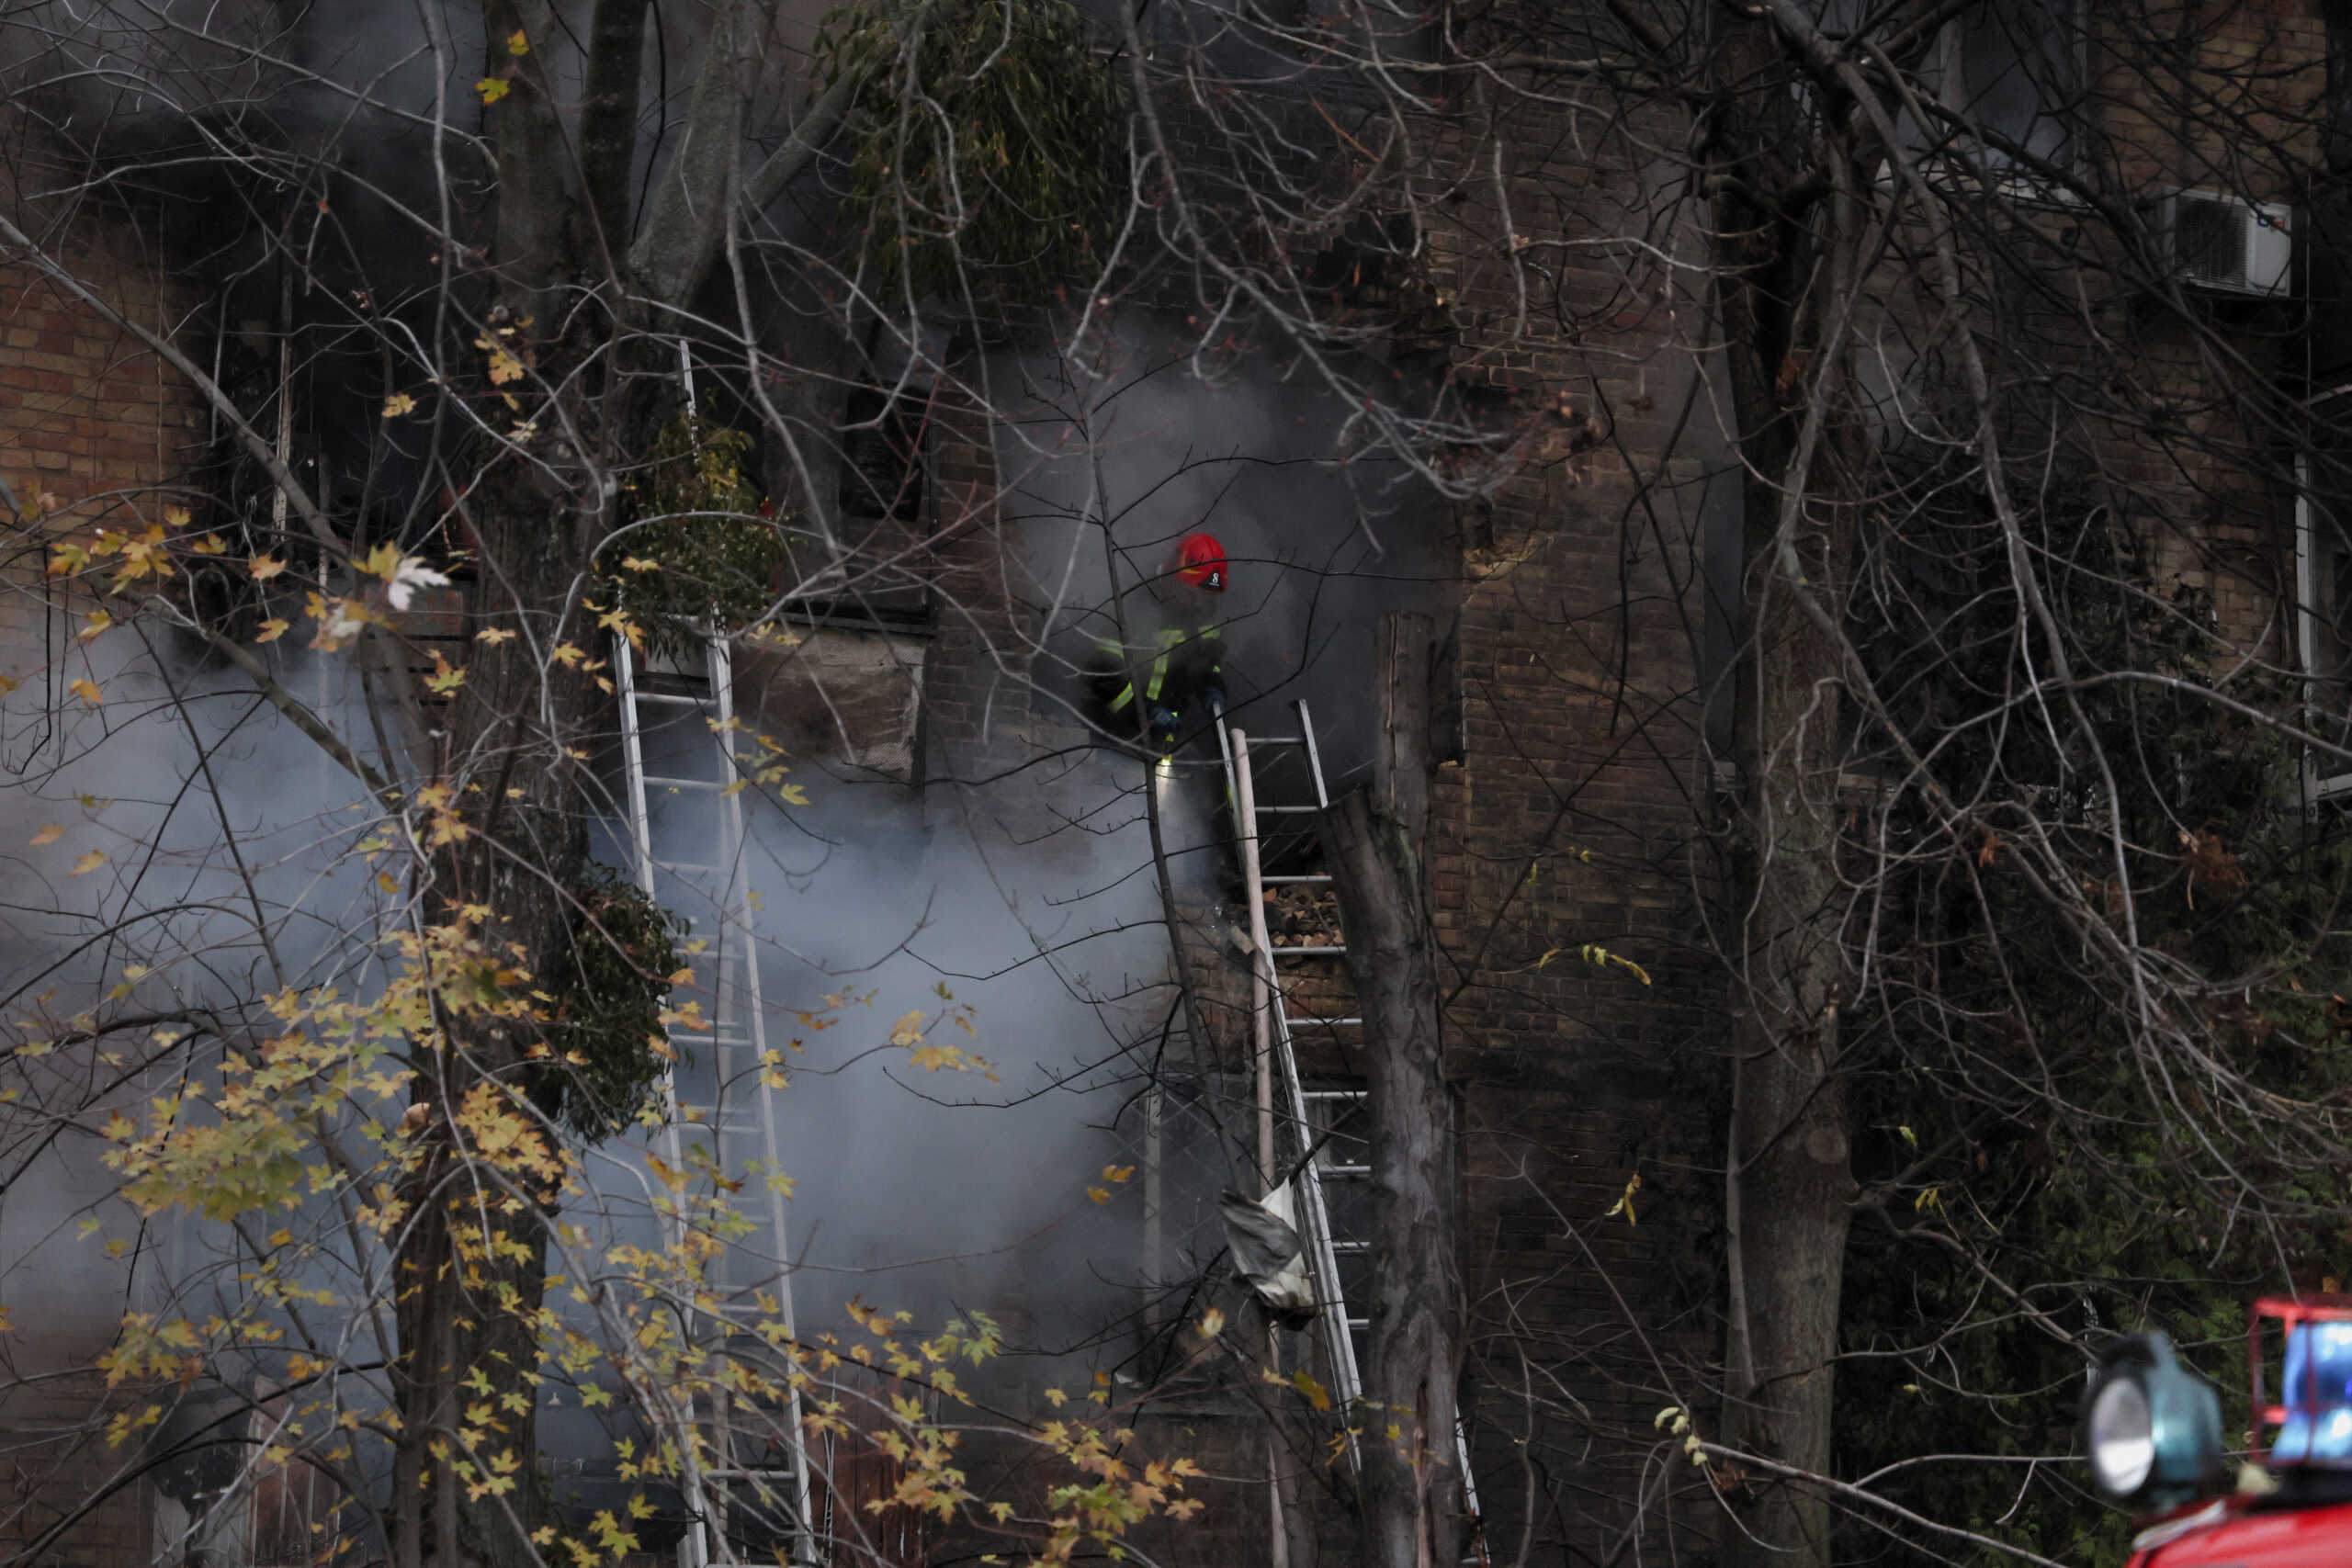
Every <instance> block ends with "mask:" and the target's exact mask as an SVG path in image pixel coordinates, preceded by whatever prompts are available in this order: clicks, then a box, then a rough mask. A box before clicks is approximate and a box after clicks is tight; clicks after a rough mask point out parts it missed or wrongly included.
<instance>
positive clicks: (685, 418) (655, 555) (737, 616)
mask: <svg viewBox="0 0 2352 1568" xmlns="http://www.w3.org/2000/svg"><path fill="white" fill-rule="evenodd" d="M751 452H752V438H751V437H750V436H749V435H746V434H743V433H742V432H741V431H740V430H733V429H729V427H728V426H726V425H722V424H718V423H715V422H713V421H711V420H709V419H707V418H705V417H703V416H702V415H700V414H694V413H684V414H680V415H679V416H678V417H677V418H676V419H674V420H673V421H671V422H670V423H668V424H666V425H664V426H662V429H661V430H660V431H659V432H658V433H656V434H655V435H654V437H653V442H652V445H651V446H650V449H649V450H648V451H647V453H646V457H645V463H644V466H643V467H642V468H639V470H638V471H637V474H636V476H635V477H634V478H633V479H630V480H629V481H628V484H627V486H626V487H625V489H624V492H623V494H624V501H625V504H624V507H623V513H622V520H623V522H624V524H625V525H626V526H624V527H623V528H622V529H621V531H620V533H619V534H618V536H616V538H615V539H614V541H613V543H612V544H610V545H608V546H606V547H605V549H604V550H603V551H602V552H601V553H600V554H599V555H598V556H597V558H596V572H597V576H598V577H599V578H600V579H601V580H602V581H603V583H604V593H605V596H606V597H608V598H609V599H610V600H611V601H612V603H611V604H607V605H605V608H606V609H608V610H610V611H612V612H615V613H616V614H617V615H620V616H621V617H623V618H624V620H625V623H626V624H627V625H628V626H634V627H636V628H637V629H638V630H639V631H640V632H642V634H643V636H644V639H645V641H646V642H647V643H648V644H649V645H650V648H651V649H653V650H654V651H656V652H662V651H684V650H687V649H694V648H698V647H700V646H701V643H702V640H703V638H704V637H707V635H709V631H710V630H711V629H713V628H715V629H717V630H718V631H720V632H731V631H735V630H738V629H740V628H741V627H742V626H747V625H749V624H751V623H752V622H753V621H756V620H758V619H759V618H760V617H761V616H762V615H764V614H765V613H766V612H767V609H768V606H769V605H770V604H773V603H774V602H775V597H776V594H777V592H778V588H779V585H780V584H781V582H782V581H784V578H785V574H786V570H787V567H788V564H789V561H790V551H789V550H788V548H787V547H786V528H785V525H783V524H781V523H780V522H778V521H777V520H775V519H774V518H770V517H766V516H763V515H762V514H761V513H762V498H761V496H760V492H759V490H758V487H757V486H755V485H754V484H753V483H752V480H751V479H750V478H749V477H748V476H747V475H746V474H745V473H744V465H745V462H746V460H747V459H748V458H749V457H750V456H751Z"/></svg>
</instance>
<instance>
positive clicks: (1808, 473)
mask: <svg viewBox="0 0 2352 1568" xmlns="http://www.w3.org/2000/svg"><path fill="white" fill-rule="evenodd" d="M1721 26H1722V29H1723V30H1722V33H1721V35H1720V43H1719V48H1718V52H1717V58H1716V62H1715V63H1716V80H1717V81H1718V82H1719V83H1721V84H1723V85H1724V88H1725V96H1724V103H1723V106H1722V107H1721V108H1720V110H1719V112H1718V114H1717V117H1716V118H1715V121H1714V123H1713V126H1712V127H1711V128H1710V132H1709V137H1710V140H1709V143H1708V152H1709V154H1710V163H1711V170H1710V175H1711V177H1710V186H1711V188H1712V189H1713V191H1714V192H1715V197H1716V205H1715V221H1714V225H1713V227H1714V230H1715V241H1714V243H1715V249H1716V259H1717V263H1718V265H1717V269H1716V276H1717V283H1716V287H1717V291H1718V295H1717V299H1718V308H1719V310H1720V312H1721V315H1722V319H1723V329H1724V331H1723V338H1724V344H1725V351H1724V357H1725V363H1726V366H1727V368H1728V372H1729V380H1730V383H1731V392H1732V405H1733V408H1734V410H1735V412H1736V418H1737V421H1738V441H1739V451H1740V455H1741V457H1742V459H1743V462H1744V464H1745V467H1746V468H1747V485H1746V491H1745V497H1744V501H1745V510H1746V525H1745V534H1746V540H1745V557H1746V562H1747V567H1746V579H1745V590H1744V595H1743V604H1742V620H1743V625H1742V628H1741V629H1742V634H1743V642H1742V649H1743V653H1742V661H1741V665H1740V668H1739V672H1738V678H1739V691H1738V694H1737V696H1738V705H1737V714H1738V717H1737V724H1736V742H1735V759H1736V764H1737V766H1738V769H1739V779H1738V783H1739V784H1740V788H1741V795H1740V807H1739V810H1738V814H1737V820H1736V822H1735V824H1734V825H1733V827H1734V839H1735V844H1736V852H1735V868H1734V869H1735V875H1734V885H1735V890H1736V896H1737V897H1739V899H1740V907H1739V916H1740V919H1739V924H1738V929H1739V931H1740V933H1741V944H1740V947H1739V950H1738V951H1737V953H1736V954H1735V955H1734V957H1735V961H1736V971H1737V972H1736V983H1737V987H1738V990H1739V997H1738V1002H1737V1022H1736V1026H1735V1029H1734V1032H1733V1052H1734V1061H1733V1063H1732V1067H1731V1074H1730V1077H1731V1084H1732V1107H1731V1114H1730V1122H1729V1134H1728V1138H1727V1147H1726V1151H1725V1153H1726V1160H1725V1165H1726V1170H1725V1177H1724V1180H1725V1191H1724V1208H1725V1221H1726V1224H1725V1235H1726V1245H1727V1247H1728V1251H1729V1257H1728V1258H1727V1259H1726V1263H1727V1268H1726V1277H1727V1280H1728V1281H1729V1292H1728V1295H1729V1300H1728V1301H1727V1302H1726V1303H1725V1304H1726V1313H1725V1320H1726V1321H1725V1335H1724V1339H1725V1361H1726V1388H1725V1395H1726V1397H1725V1410H1724V1425H1725V1428H1726V1431H1727V1435H1728V1437H1729V1438H1730V1439H1731V1441H1732V1443H1733V1444H1734V1445H1735V1446H1736V1447H1740V1448H1744V1449H1747V1450H1751V1451H1753V1452H1757V1453H1759V1454H1762V1455H1765V1456H1767V1457H1770V1458H1771V1459H1773V1460H1776V1461H1781V1462H1782V1463H1784V1464H1788V1465H1792V1466H1794V1467H1796V1468H1798V1469H1800V1470H1804V1471H1809V1472H1815V1473H1821V1474H1826V1473H1827V1472H1829V1470H1830V1467H1831V1461H1832V1446H1831V1440H1830V1438H1831V1432H1832V1421H1833V1417H1834V1414H1835V1403H1834V1396H1835V1389H1834V1381H1833V1369H1834V1367H1835V1363H1836V1357H1837V1352H1838V1293H1839V1288H1840V1283H1841V1280H1842V1275H1843V1268H1844V1259H1845V1249H1846V1237H1847V1231H1848V1228H1849V1220H1850V1208H1849V1205H1850V1202H1851V1199H1852V1196H1853V1179H1852V1174H1851V1170H1850V1162H1849V1156H1848V1138H1847V1131H1846V1111H1845V1095H1844V1089H1843V1085H1842V1082H1841V1080H1840V1078H1839V1076H1838V1071H1839V1069H1838V1008H1839V1006H1840V1004H1841V1002H1842V1001H1843V999H1844V993H1845V987H1846V985H1847V964H1846V958H1845V950H1844V934H1845V933H1844V925H1845V904H1844V891H1843V887H1842V884H1841V879H1840V876H1839V865H1838V773H1839V761H1840V759H1841V758H1842V757H1843V756H1844V755H1845V751H1846V748H1847V745H1848V737H1847V734H1846V727H1847V726H1846V717H1845V711H1844V703H1843V699H1842V689H1843V683H1844V680H1845V675H1846V664H1845V654H1844V650H1843V647H1842V643H1841V639H1840V637H1839V634H1838V630H1837V629H1836V628H1837V626H1838V622H1839V620H1840V619H1841V617H1842V616H1843V615H1844V614H1845V595H1846V590H1847V586H1848V583H1849V581H1850V579H1851V575H1852V570H1853V552H1854V545H1855V537H1856V532H1857V525H1858V520H1859V512H1860V504H1859V496H1860V474H1861V468H1862V461H1863V457H1864V455H1865V453H1866V450H1867V432H1866V429H1865V426H1864V424H1863V423H1862V420H1861V418H1860V412H1859V402H1858V399H1857V396H1856V389H1855V383H1854V368H1853V355H1852V351H1851V348H1850V346H1849V344H1850V341H1851V340H1850V333H1847V332H1846V331H1845V330H1844V321H1845V312H1846V310H1847V300H1848V299H1849V296H1850V294H1851V293H1852V291H1853V290H1854V289H1855V288H1856V285H1857V273H1858V270H1859V266H1860V259H1859V250H1860V240H1859V237H1858V236H1859V231H1860V228H1861V227H1862V225H1861V222H1860V213H1861V204H1860V201H1859V200H1858V199H1857V198H1856V197H1855V195H1854V193H1855V191H1856V190H1857V189H1858V188H1867V186H1868V179H1867V175H1866V174H1865V175H1860V176H1858V175H1857V172H1856V171H1857V167H1858V165H1860V164H1862V163H1864V162H1866V161H1867V160H1866V152H1865V150H1864V149H1862V148H1860V147H1858V146H1857V145H1855V144H1854V137H1855V133H1854V131H1853V130H1851V125H1852V117H1849V116H1847V115H1845V114H1843V113H1842V112H1841V107H1840V106H1839V104H1838V102H1837V101H1836V100H1835V98H1834V96H1829V97H1828V101H1826V102H1824V101H1823V100H1824V96H1826V95H1828V89H1827V88H1826V87H1823V86H1820V85H1816V84H1813V83H1810V82H1808V81H1807V80H1806V79H1805V78H1804V75H1803V74H1802V73H1801V71H1800V69H1799V62H1798V61H1797V60H1796V58H1795V57H1794V53H1793V51H1792V49H1791V48H1790V46H1789V44H1788V42H1787V40H1785V39H1782V38H1781V35H1780V34H1779V33H1778V32H1777V31H1776V30H1775V29H1774V28H1773V27H1772V25H1771V24H1770V22H1769V21H1767V20H1765V19H1762V17H1761V14H1760V13H1759V14H1758V15H1757V16H1753V17H1746V16H1743V17H1733V16H1731V15H1729V14H1725V15H1724V16H1723V17H1722V20H1721ZM1808 601H1809V603H1808ZM1731 1495H1733V1496H1734V1498H1735V1499H1736V1500H1738V1501H1740V1502H1741V1503H1742V1504H1743V1512H1744V1517H1742V1518H1741V1519H1740V1520H1738V1521H1737V1522H1736V1524H1734V1525H1733V1526H1731V1527H1729V1528H1727V1529H1726V1532H1725V1544H1726V1549H1727V1550H1726V1555H1727V1556H1729V1557H1731V1558H1734V1559H1737V1560H1746V1561H1751V1562H1756V1563H1758V1564H1759V1565H1760V1564H1762V1563H1765V1562H1770V1563H1772V1564H1774V1565H1775V1568H1821V1565H1823V1564H1826V1562H1827V1561H1828V1558H1829V1539H1828V1538H1829V1525H1830V1516H1829V1510H1828V1506H1827V1503H1826V1499H1825V1498H1824V1496H1823V1495H1821V1494H1820V1493H1819V1492H1818V1491H1815V1490H1812V1489H1808V1488H1806V1487H1804V1485H1803V1483H1795V1482H1791V1481H1789V1480H1786V1479H1767V1478H1763V1477H1748V1478H1747V1480H1746V1484H1745V1485H1744V1486H1741V1485H1736V1484H1735V1485H1734V1486H1733V1487H1732V1488H1731Z"/></svg>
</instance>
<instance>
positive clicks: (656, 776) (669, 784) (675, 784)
mask: <svg viewBox="0 0 2352 1568" xmlns="http://www.w3.org/2000/svg"><path fill="white" fill-rule="evenodd" d="M645 782H646V783H647V784H660V785H661V786H662V788H663V789H725V788H726V787H727V785H726V784H723V783H721V782H720V781H719V780H718V779H678V778H671V777H669V776H667V775H666V774H662V773H648V774H646V775H645Z"/></svg>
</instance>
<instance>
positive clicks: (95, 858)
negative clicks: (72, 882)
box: [72, 850, 107, 876]
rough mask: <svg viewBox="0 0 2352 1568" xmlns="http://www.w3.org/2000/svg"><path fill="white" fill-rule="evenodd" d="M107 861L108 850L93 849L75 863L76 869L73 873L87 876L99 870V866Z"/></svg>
mask: <svg viewBox="0 0 2352 1568" xmlns="http://www.w3.org/2000/svg"><path fill="white" fill-rule="evenodd" d="M106 863H107V855H106V852H105V851H104V850H92V851H91V852H89V853H88V854H85V855H84V856H83V857H82V858H81V859H80V860H77V861H75V862H74V870H73V872H72V874H73V875H74V876H87V875H88V874H90V873H92V872H94V871H96V870H97V869H98V867H100V866H102V865H104V864H106Z"/></svg>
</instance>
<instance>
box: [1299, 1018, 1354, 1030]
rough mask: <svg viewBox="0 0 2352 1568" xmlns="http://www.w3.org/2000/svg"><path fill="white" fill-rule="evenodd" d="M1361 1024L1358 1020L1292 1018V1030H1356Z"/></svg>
mask: <svg viewBox="0 0 2352 1568" xmlns="http://www.w3.org/2000/svg"><path fill="white" fill-rule="evenodd" d="M1290 1026H1291V1027H1292V1028H1293V1029H1357V1028H1361V1027H1362V1026H1363V1020H1362V1019H1360V1018H1294V1019H1292V1020H1291V1021H1290Z"/></svg>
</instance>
